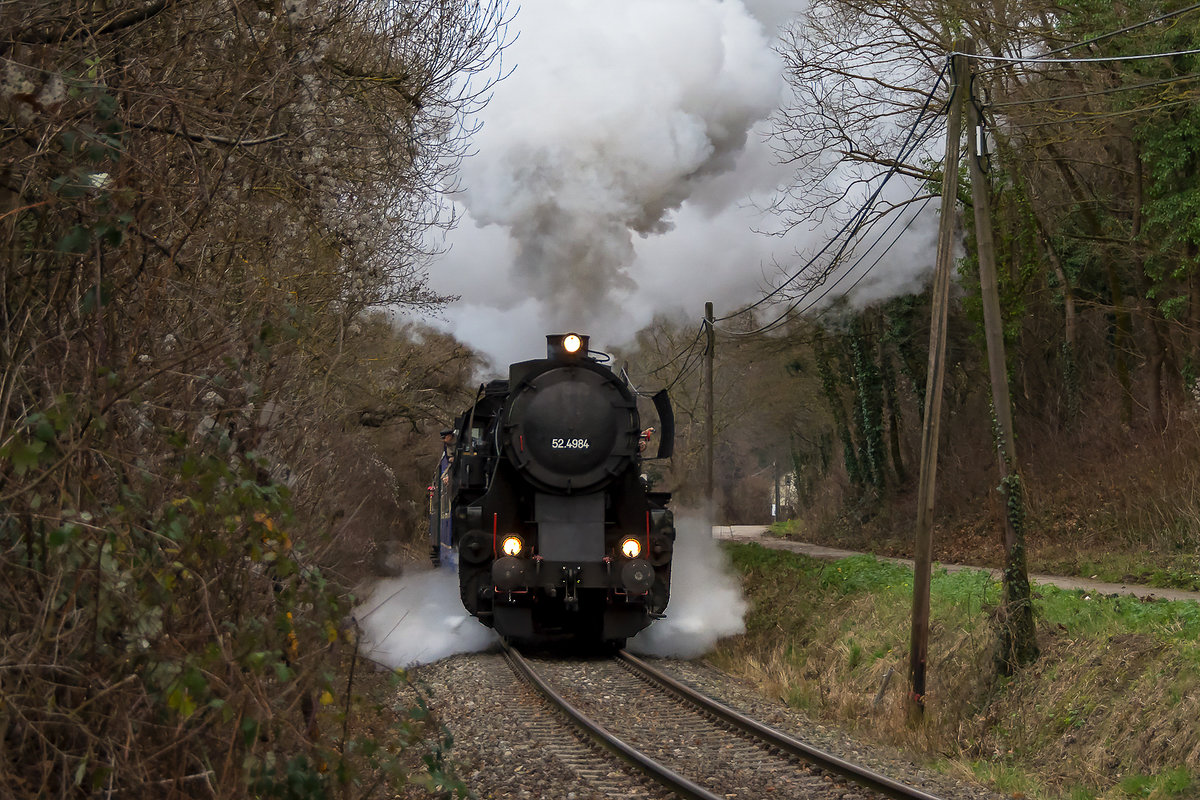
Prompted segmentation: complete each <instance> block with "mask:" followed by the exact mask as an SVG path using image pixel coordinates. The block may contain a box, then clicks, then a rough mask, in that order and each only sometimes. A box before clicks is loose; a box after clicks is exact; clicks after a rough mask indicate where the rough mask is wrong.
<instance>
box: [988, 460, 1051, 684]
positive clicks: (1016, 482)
mask: <svg viewBox="0 0 1200 800" xmlns="http://www.w3.org/2000/svg"><path fill="white" fill-rule="evenodd" d="M1004 457H1005V454H1004V453H1003V452H1002V453H1001V458H1004ZM1000 491H1001V493H1002V494H1003V496H1004V507H1005V525H1004V538H1005V542H1004V545H1005V547H1004V550H1005V553H1006V554H1007V555H1006V558H1005V564H1004V604H1003V606H1002V610H1001V618H1000V631H999V640H1000V641H999V649H998V650H997V652H996V671H997V672H998V673H999V674H1001V675H1011V674H1013V672H1015V671H1016V669H1017V668H1018V667H1020V666H1021V665H1023V664H1029V663H1032V662H1033V661H1034V660H1036V659H1037V657H1038V655H1039V653H1040V650H1039V648H1038V644H1037V631H1036V629H1035V626H1034V622H1033V593H1032V590H1031V588H1030V586H1029V570H1028V569H1027V567H1026V563H1025V497H1024V491H1025V489H1024V485H1023V483H1022V481H1021V476H1020V475H1018V474H1017V473H1015V472H1010V473H1009V474H1008V475H1006V476H1005V477H1004V480H1003V481H1002V482H1001V484H1000Z"/></svg>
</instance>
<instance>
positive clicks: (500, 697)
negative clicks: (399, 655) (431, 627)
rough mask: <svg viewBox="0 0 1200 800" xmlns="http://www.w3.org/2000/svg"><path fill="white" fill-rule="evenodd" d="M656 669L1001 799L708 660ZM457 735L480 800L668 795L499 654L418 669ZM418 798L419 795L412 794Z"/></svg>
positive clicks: (948, 786)
mask: <svg viewBox="0 0 1200 800" xmlns="http://www.w3.org/2000/svg"><path fill="white" fill-rule="evenodd" d="M652 663H653V664H654V665H655V666H656V667H658V668H660V669H662V670H664V671H665V672H668V673H670V674H671V675H673V676H674V677H676V678H677V679H678V680H680V681H682V682H684V683H687V684H689V685H691V686H693V687H695V688H697V689H699V690H701V691H702V692H704V693H705V694H708V695H709V696H711V697H713V698H715V699H717V700H719V701H721V702H723V703H725V704H726V705H728V706H730V707H731V708H734V709H736V710H738V711H741V712H742V713H745V714H747V715H748V716H751V717H754V718H756V719H758V720H760V721H761V722H764V723H766V724H768V725H770V726H772V727H775V728H778V729H779V730H781V731H783V732H785V733H787V734H789V735H791V736H793V737H795V738H797V739H800V740H802V741H804V742H806V743H808V744H810V745H812V746H813V747H816V748H819V749H821V750H825V751H827V752H829V753H831V754H833V755H836V756H838V757H840V758H843V759H846V760H849V761H854V762H856V763H859V764H861V765H863V766H865V767H867V768H868V769H871V770H873V771H875V772H879V773H881V774H883V775H887V776H888V777H890V778H892V779H894V780H896V781H899V782H902V783H907V784H910V785H913V786H917V787H919V788H921V789H923V790H924V791H926V792H929V793H931V794H935V795H938V796H939V797H942V798H945V800H997V799H998V798H999V797H1000V795H997V794H995V793H993V792H992V791H990V790H988V789H987V788H985V787H982V786H980V785H979V784H975V783H969V782H966V781H960V780H957V779H955V778H953V777H950V776H947V775H944V774H941V773H938V772H936V771H934V770H931V769H928V768H923V767H920V766H918V765H916V764H915V763H914V762H913V760H912V759H911V758H909V757H907V756H906V755H905V754H904V753H902V752H900V751H899V750H896V749H894V748H890V747H886V746H880V745H877V744H873V743H869V742H864V741H862V740H860V739H857V738H856V737H854V736H852V735H851V734H849V733H847V732H845V731H843V730H841V729H839V728H836V727H833V726H830V725H828V724H824V723H819V722H815V721H813V720H811V719H810V718H808V717H807V716H806V715H805V714H802V713H800V712H797V711H795V710H792V709H789V708H788V707H787V706H785V705H784V704H782V703H780V702H779V701H777V700H774V699H771V698H766V697H763V696H762V695H761V694H759V693H758V692H757V691H755V690H754V689H752V688H751V687H748V686H746V685H745V684H743V683H741V682H740V681H738V680H736V679H734V678H732V677H730V676H728V675H726V674H725V673H723V672H721V671H720V670H717V669H715V668H713V667H711V666H709V665H708V664H706V663H704V662H703V661H682V660H672V659H663V660H654V661H653V662H652ZM411 677H412V679H413V680H414V682H415V683H416V684H417V685H419V686H420V687H421V690H422V691H423V692H424V693H425V695H426V697H427V698H428V701H429V703H430V706H431V707H432V709H433V711H434V713H435V714H436V715H437V716H438V717H439V718H440V720H441V721H442V723H443V724H445V725H446V726H447V728H448V729H449V730H450V732H451V733H452V735H453V737H454V746H453V748H452V749H451V751H450V754H449V756H450V759H451V760H452V761H454V762H455V763H456V764H457V765H458V769H457V772H458V774H459V776H460V777H461V778H463V780H464V781H465V782H466V783H467V785H468V786H469V787H470V789H471V791H472V792H473V793H474V794H475V795H476V796H477V797H480V798H526V797H528V798H542V797H546V798H549V797H555V798H571V800H584V799H585V798H615V797H646V798H652V797H662V796H664V794H663V791H662V790H661V788H659V787H658V786H657V784H653V783H648V782H647V781H646V780H645V779H639V778H637V777H634V776H632V774H631V773H630V771H629V770H628V769H626V768H625V767H624V765H623V763H622V762H619V761H617V760H615V759H612V758H610V759H608V760H607V761H602V762H599V764H600V766H598V762H597V761H596V760H595V754H596V753H598V752H601V751H599V749H598V748H596V747H594V746H592V745H589V744H583V743H582V742H581V741H580V738H579V736H578V735H576V734H575V733H574V729H573V728H572V727H571V726H570V723H568V722H566V721H565V720H564V719H563V718H561V717H559V716H558V715H557V714H555V713H554V712H552V711H549V710H548V709H547V708H546V707H545V705H544V704H542V703H541V701H540V698H539V697H538V696H537V695H536V693H534V691H533V690H532V689H531V688H530V687H528V686H527V685H525V684H524V683H522V682H521V681H520V680H519V679H518V678H517V677H516V676H515V675H514V674H513V672H512V671H511V669H510V668H509V667H508V665H507V663H506V662H505V661H504V659H503V657H502V656H500V655H498V654H497V653H480V654H468V655H459V656H453V657H451V658H447V659H444V660H442V661H438V662H436V663H433V664H428V665H424V666H422V667H419V668H417V669H415V670H413V671H412V672H411ZM411 796H413V797H417V796H421V795H420V794H413V795H411Z"/></svg>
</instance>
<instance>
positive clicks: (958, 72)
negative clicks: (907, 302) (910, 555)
mask: <svg viewBox="0 0 1200 800" xmlns="http://www.w3.org/2000/svg"><path fill="white" fill-rule="evenodd" d="M955 50H956V51H958V52H961V51H962V43H961V42H959V43H956V45H955ZM966 61H967V60H966V58H965V57H963V56H961V55H956V56H954V57H953V61H952V62H951V70H952V75H953V80H954V87H955V88H954V99H953V101H952V102H951V104H950V118H949V120H948V123H947V128H946V158H945V162H944V165H943V167H942V169H943V171H944V173H945V174H943V176H942V210H941V215H942V216H941V221H940V223H939V225H938V244H937V261H936V264H935V268H934V277H933V309H932V321H931V323H930V326H929V369H928V373H927V375H926V378H925V418H924V420H923V422H922V426H921V476H920V479H919V481H918V486H917V541H916V551H915V553H914V559H913V616H912V639H911V648H910V650H909V660H908V671H909V678H910V681H911V688H912V691H911V694H910V695H909V697H910V699H911V705H910V709H911V712H912V714H913V716H914V717H917V718H919V717H920V716H921V715H923V713H924V711H925V667H926V662H927V660H928V656H929V580H930V575H931V573H932V566H933V500H934V486H935V483H936V480H937V452H938V431H939V428H940V427H941V416H942V387H943V386H944V384H945V382H946V381H945V379H946V332H947V326H948V322H949V309H950V272H951V269H952V267H953V261H954V223H955V216H956V213H957V212H956V203H957V199H958V150H959V139H960V138H961V136H962V112H963V104H964V101H965V99H966V95H967V93H968V92H969V91H970V87H969V82H968V81H967V79H966V77H967V66H966Z"/></svg>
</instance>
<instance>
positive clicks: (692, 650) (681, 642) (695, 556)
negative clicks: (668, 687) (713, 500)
mask: <svg viewBox="0 0 1200 800" xmlns="http://www.w3.org/2000/svg"><path fill="white" fill-rule="evenodd" d="M675 527H676V531H677V536H676V541H675V557H674V562H673V563H672V566H671V602H670V603H669V604H668V605H667V616H666V618H665V619H660V620H658V621H657V622H655V623H653V624H652V625H651V626H650V627H649V628H647V629H646V630H644V631H642V632H641V633H639V634H638V635H637V636H635V637H633V638H632V639H630V640H629V649H630V651H632V652H634V653H642V654H644V655H652V656H660V657H674V658H696V657H697V656H700V655H703V654H704V653H707V652H708V651H709V650H711V649H712V646H713V645H714V644H716V642H717V640H718V639H720V638H721V637H722V636H733V635H734V634H738V633H743V632H745V630H746V627H745V624H744V622H743V617H744V616H745V614H746V600H745V598H743V597H742V587H741V584H740V583H739V582H738V579H737V577H736V576H734V575H733V573H732V572H731V571H730V568H729V565H728V560H727V558H726V556H725V552H724V551H723V550H721V548H720V547H719V546H718V545H717V543H716V542H715V541H714V540H713V538H712V525H710V524H709V523H708V521H706V520H702V519H700V518H697V517H683V518H680V519H677V520H676V526H675Z"/></svg>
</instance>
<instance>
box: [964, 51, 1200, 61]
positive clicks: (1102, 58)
mask: <svg viewBox="0 0 1200 800" xmlns="http://www.w3.org/2000/svg"><path fill="white" fill-rule="evenodd" d="M1197 53H1200V49H1193V50H1173V51H1171V52H1169V53H1137V54H1134V55H1128V56H1089V57H1087V58H1048V57H1046V56H989V55H983V54H980V53H960V52H958V51H957V50H955V51H951V52H950V54H949V55H950V56H951V57H954V56H965V57H966V58H969V59H972V60H974V61H994V62H997V63H1000V64H1099V63H1106V62H1110V61H1145V60H1147V59H1151V58H1170V57H1172V56H1193V55H1196V54H1197Z"/></svg>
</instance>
